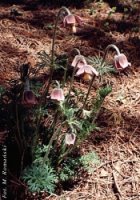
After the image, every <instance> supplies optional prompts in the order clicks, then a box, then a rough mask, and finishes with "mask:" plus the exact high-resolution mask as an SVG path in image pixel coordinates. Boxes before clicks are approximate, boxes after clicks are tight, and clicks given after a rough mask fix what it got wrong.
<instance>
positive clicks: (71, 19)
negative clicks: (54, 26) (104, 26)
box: [63, 14, 82, 27]
mask: <svg viewBox="0 0 140 200" xmlns="http://www.w3.org/2000/svg"><path fill="white" fill-rule="evenodd" d="M76 23H77V24H81V23H82V19H81V17H79V16H78V15H73V14H68V15H66V16H65V17H64V20H63V24H64V27H65V26H66V25H75V24H76Z"/></svg>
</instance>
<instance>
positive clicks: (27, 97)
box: [22, 90, 37, 107]
mask: <svg viewBox="0 0 140 200" xmlns="http://www.w3.org/2000/svg"><path fill="white" fill-rule="evenodd" d="M22 104H24V105H26V106H29V107H30V106H34V105H36V104H37V99H36V96H35V94H34V93H33V92H32V91H31V90H28V91H27V90H24V92H23V96H22Z"/></svg>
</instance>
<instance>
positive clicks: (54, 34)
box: [45, 7, 71, 96]
mask: <svg viewBox="0 0 140 200" xmlns="http://www.w3.org/2000/svg"><path fill="white" fill-rule="evenodd" d="M62 11H65V12H67V14H68V15H69V14H71V12H70V11H69V9H68V8H66V7H62V8H60V10H59V12H58V14H57V17H56V21H55V25H54V32H53V39H52V48H51V72H50V76H49V82H48V85H47V88H46V89H45V96H46V95H47V94H48V91H49V88H50V84H51V81H52V76H53V72H54V60H55V59H54V53H55V51H54V48H55V40H56V30H57V26H58V22H59V17H60V14H61V12H62Z"/></svg>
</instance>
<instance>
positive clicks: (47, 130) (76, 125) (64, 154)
mask: <svg viewBox="0 0 140 200" xmlns="http://www.w3.org/2000/svg"><path fill="white" fill-rule="evenodd" d="M61 12H65V14H66V15H65V16H64V18H63V24H64V27H66V26H71V27H72V29H73V31H76V24H78V25H81V23H82V20H81V18H80V17H79V16H77V15H74V14H72V13H71V12H70V11H69V9H67V8H66V7H62V8H61V9H60V10H59V12H58V15H57V17H56V22H55V26H54V33H53V38H52V46H51V56H50V75H49V78H48V80H47V83H45V84H44V85H45V86H44V88H45V89H44V90H43V94H41V95H42V96H40V101H39V103H40V104H39V105H38V114H37V115H36V114H35V115H34V117H36V120H35V124H34V126H35V125H36V124H37V125H36V129H35V131H34V134H33V139H34V138H35V140H34V141H35V142H33V144H34V145H32V146H35V148H32V149H33V151H32V154H33V155H35V154H36V151H37V148H38V144H39V146H41V147H43V145H45V151H43V153H42V154H41V155H40V158H39V159H36V157H35V156H33V163H37V164H36V167H37V168H41V167H42V169H46V167H45V166H47V167H51V168H53V169H54V170H55V173H56V174H57V175H58V177H59V173H60V171H62V170H63V169H62V166H63V163H64V162H65V161H66V160H67V158H68V156H69V157H70V156H71V157H72V153H73V151H74V148H75V147H76V146H77V144H80V143H81V142H82V140H83V138H86V137H87V135H88V134H90V133H91V132H92V131H93V130H94V129H95V128H96V125H95V120H96V119H97V117H98V115H99V111H100V108H101V106H102V103H103V101H104V99H105V97H106V96H107V95H108V94H109V93H110V92H111V87H108V86H107V87H103V86H102V85H101V88H99V89H98V90H97V91H96V89H94V90H95V91H94V92H95V93H96V97H94V98H95V99H92V98H89V95H90V93H91V90H93V87H92V86H93V83H94V80H95V79H98V78H99V71H98V68H96V67H95V66H94V65H91V64H89V63H88V60H87V58H86V57H85V56H84V55H81V53H80V51H79V49H76V51H77V54H76V56H75V57H74V58H73V61H72V62H71V63H70V62H69V59H68V63H67V66H66V68H65V69H64V78H63V81H62V80H61V77H60V81H59V82H58V81H56V80H55V81H56V83H57V86H55V87H54V85H53V83H54V77H55V76H53V75H54V71H55V70H56V69H55V66H56V63H55V40H56V31H57V26H58V22H59V17H60V14H61ZM110 48H113V49H115V50H116V52H117V55H115V57H114V60H113V61H114V64H115V68H116V69H117V70H118V71H121V70H124V69H125V68H127V67H128V66H130V63H129V62H128V61H127V58H126V56H125V55H124V54H122V53H120V51H119V49H118V47H116V46H115V45H114V44H111V45H108V46H107V48H106V50H105V54H104V57H103V59H102V62H101V63H100V65H103V63H104V62H105V58H106V55H107V53H108V50H109V49H110ZM68 67H71V69H72V70H73V71H72V74H71V75H69V74H67V68H68ZM63 68H64V67H63ZM66 75H69V76H68V78H67V76H66ZM77 76H79V77H80V78H82V79H83V78H84V80H85V79H86V80H88V82H86V83H85V84H88V89H87V91H86V92H85V90H84V91H83V96H82V99H79V98H77V96H78V94H76V92H75V91H76V90H78V89H77V88H76V84H75V77H77ZM52 80H53V81H52ZM80 84H81V83H79V85H80ZM80 86H81V85H80ZM99 87H100V85H99ZM52 88H53V89H52ZM80 89H81V90H82V87H80ZM64 91H65V95H64ZM72 93H73V99H72ZM22 102H24V103H26V104H28V105H35V104H36V103H37V101H36V97H35V95H34V93H33V92H32V90H30V85H29V78H28V77H27V78H26V79H25V83H24V90H23V99H22ZM87 102H88V103H87ZM50 105H52V107H51V106H50ZM88 105H89V108H88ZM43 112H44V113H43ZM36 113H37V112H36ZM46 121H47V122H46ZM42 132H43V133H42ZM42 135H43V136H42ZM40 138H41V140H40V143H39V142H38V141H39V139H40ZM42 138H43V139H42ZM44 138H45V139H44ZM39 173H41V171H39ZM31 178H32V177H31ZM43 180H44V179H43ZM43 184H44V183H43ZM47 184H48V182H47ZM48 185H49V184H48ZM44 189H46V187H44Z"/></svg>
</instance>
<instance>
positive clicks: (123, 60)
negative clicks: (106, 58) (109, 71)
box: [114, 53, 131, 70]
mask: <svg viewBox="0 0 140 200" xmlns="http://www.w3.org/2000/svg"><path fill="white" fill-rule="evenodd" d="M114 62H115V67H116V69H117V70H123V69H125V68H127V67H128V66H131V63H130V62H128V60H127V57H126V56H125V55H124V54H123V53H121V54H119V55H115V57H114Z"/></svg>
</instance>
